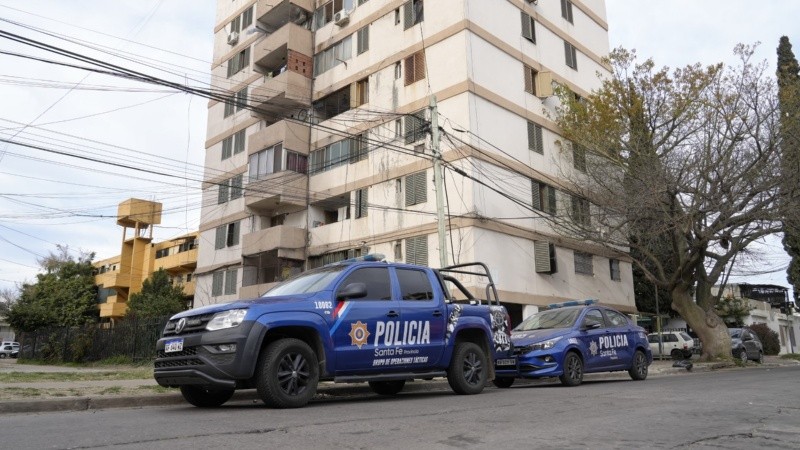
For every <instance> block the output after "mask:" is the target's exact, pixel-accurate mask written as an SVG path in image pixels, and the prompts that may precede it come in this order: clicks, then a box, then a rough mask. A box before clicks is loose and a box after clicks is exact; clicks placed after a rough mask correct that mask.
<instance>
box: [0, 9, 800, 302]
mask: <svg viewBox="0 0 800 450" xmlns="http://www.w3.org/2000/svg"><path fill="white" fill-rule="evenodd" d="M483 1H490V0H483ZM491 1H500V0H491ZM539 1H557V0H539ZM583 1H584V2H586V3H591V2H592V1H594V0H583ZM215 11H216V2H215V1H214V0H117V1H113V2H109V1H104V0H73V1H69V2H64V1H58V0H2V1H1V2H0V31H3V32H8V33H13V34H16V35H19V36H23V37H25V38H28V39H34V40H37V41H41V42H44V43H46V44H49V45H52V46H55V47H59V48H63V49H68V50H71V51H75V52H77V53H81V54H85V55H89V56H91V57H94V58H96V59H98V60H101V61H104V62H110V63H113V64H118V65H121V66H124V67H126V68H132V69H134V70H138V71H142V72H146V73H148V74H151V75H154V76H157V77H159V78H165V79H168V80H170V81H174V82H179V83H183V84H189V85H192V86H203V85H207V83H208V82H209V79H210V75H209V73H208V72H209V68H210V64H211V55H212V44H213V43H212V39H213V37H212V29H213V26H214V20H215V18H214V14H215ZM606 11H607V20H608V24H609V40H610V45H611V48H614V47H618V46H622V47H625V48H628V49H636V50H637V53H638V54H639V55H640V56H641V57H643V58H648V57H652V58H653V59H654V61H655V63H656V64H657V65H658V66H669V67H673V68H674V67H680V66H684V65H687V64H693V63H696V62H700V63H702V64H713V63H716V62H725V63H735V57H734V55H733V48H734V46H735V45H736V44H738V43H745V44H756V43H758V42H760V45H759V46H758V47H757V51H756V54H755V57H756V58H757V60H766V61H767V63H768V64H769V67H770V71H774V67H775V58H776V56H775V55H776V53H775V49H776V47H777V45H778V39H779V38H780V36H782V35H787V36H789V38H790V41H791V42H792V43H794V44H795V45H796V46H797V45H800V44H798V43H800V28H798V26H797V18H798V17H800V2H797V1H793V0H768V1H765V2H759V3H758V4H756V3H754V2H752V1H750V2H744V1H740V0H702V1H698V0H670V1H665V0H658V1H656V0H607V1H606ZM797 48H800V47H796V49H795V52H796V53H798V50H797ZM0 52H7V53H15V54H16V55H8V54H2V53H0V140H1V139H6V140H13V141H15V142H20V143H23V144H25V145H26V146H19V145H9V144H6V143H4V142H0V290H3V289H14V288H15V287H16V286H17V285H18V284H19V283H20V282H22V281H26V280H27V281H32V280H34V277H35V274H36V273H37V272H38V265H37V259H39V258H41V257H42V256H45V255H47V254H48V253H50V252H54V251H56V244H61V245H68V246H69V249H70V251H71V253H72V254H73V255H77V254H78V253H79V252H81V251H84V252H94V253H95V260H99V259H104V258H108V257H111V256H114V255H117V254H119V248H120V240H121V237H122V228H121V227H119V226H117V225H116V221H115V215H116V210H117V205H118V204H119V203H120V202H122V201H124V200H126V199H128V198H130V197H136V198H143V199H147V200H154V201H158V202H161V203H163V204H164V214H163V216H162V223H161V225H160V226H157V227H155V228H154V231H153V236H154V238H155V240H156V241H161V240H165V239H169V238H172V237H175V236H179V235H181V234H184V233H187V232H190V231H194V230H196V229H197V228H198V224H199V216H200V180H201V179H202V173H203V168H202V165H203V157H204V152H205V150H204V148H205V145H204V140H205V136H206V110H207V100H205V99H203V98H200V97H194V96H190V95H188V94H184V93H180V92H177V91H175V90H173V89H168V88H165V87H162V86H155V85H151V84H143V83H141V82H136V81H131V80H124V79H120V78H114V77H110V76H108V75H104V74H98V73H90V72H87V71H85V70H82V69H77V68H69V67H65V66H63V65H56V64H51V63H45V62H42V61H34V60H31V59H30V57H32V56H33V57H36V58H41V59H49V60H55V61H58V62H61V63H64V62H69V63H70V64H79V65H86V64H85V63H79V62H76V61H74V60H71V59H68V58H65V57H63V56H57V55H54V54H52V53H49V52H45V51H42V50H38V49H34V48H32V47H30V46H27V45H22V44H20V43H17V42H13V41H11V40H8V39H6V38H3V37H0ZM20 55H21V56H20ZM53 151H58V152H61V153H70V154H73V155H75V156H66V155H63V154H56V153H53ZM99 161H116V162H117V163H120V164H122V165H124V166H129V167H135V168H138V169H139V170H133V169H130V168H129V167H119V166H113V165H109V164H105V163H102V162H99ZM153 172H156V173H153ZM158 173H166V174H170V175H169V176H165V175H160V174H158ZM201 245H202V243H201ZM762 249H763V250H764V255H763V257H762V258H761V262H760V264H759V267H758V268H757V269H756V270H755V271H756V272H770V273H766V274H761V275H758V276H753V275H748V276H746V277H744V276H743V277H737V278H735V279H733V280H732V281H740V282H743V281H747V282H750V283H769V284H778V285H782V286H788V284H787V282H786V277H785V272H784V270H783V269H784V267H785V265H786V263H787V262H788V257H786V255H785V253H784V252H783V250H782V247H781V245H780V242H779V241H778V240H776V239H771V240H766V241H765V242H764V243H763V244H762ZM748 270H750V269H745V271H748Z"/></svg>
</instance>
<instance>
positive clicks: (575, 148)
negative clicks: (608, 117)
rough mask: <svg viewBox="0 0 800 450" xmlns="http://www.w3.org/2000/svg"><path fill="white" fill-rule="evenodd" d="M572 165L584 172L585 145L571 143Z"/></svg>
mask: <svg viewBox="0 0 800 450" xmlns="http://www.w3.org/2000/svg"><path fill="white" fill-rule="evenodd" d="M572 166H573V167H574V168H576V169H578V170H580V171H581V172H586V147H584V146H582V145H580V144H576V143H574V142H573V143H572Z"/></svg>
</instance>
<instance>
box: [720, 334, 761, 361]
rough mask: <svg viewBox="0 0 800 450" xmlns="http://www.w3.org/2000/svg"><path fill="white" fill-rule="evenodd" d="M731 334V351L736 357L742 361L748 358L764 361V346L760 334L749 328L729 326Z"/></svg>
mask: <svg viewBox="0 0 800 450" xmlns="http://www.w3.org/2000/svg"><path fill="white" fill-rule="evenodd" d="M728 334H730V335H731V353H732V354H733V357H734V358H738V359H739V360H741V361H742V363H747V360H751V361H755V362H757V363H759V364H760V363H762V362H764V346H763V345H762V344H761V340H760V339H759V338H758V335H756V334H755V333H753V331H752V330H750V329H749V328H728Z"/></svg>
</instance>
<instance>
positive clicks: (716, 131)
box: [556, 45, 780, 359]
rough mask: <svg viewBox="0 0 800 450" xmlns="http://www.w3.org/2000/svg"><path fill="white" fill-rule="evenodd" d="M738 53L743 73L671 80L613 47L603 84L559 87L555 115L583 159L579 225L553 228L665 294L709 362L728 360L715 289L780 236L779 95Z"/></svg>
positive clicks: (676, 74) (574, 176)
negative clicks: (739, 262)
mask: <svg viewBox="0 0 800 450" xmlns="http://www.w3.org/2000/svg"><path fill="white" fill-rule="evenodd" d="M735 52H736V54H737V55H738V56H739V57H740V59H741V63H740V64H739V65H738V66H735V67H724V66H723V65H721V64H719V65H713V66H708V67H702V66H700V65H699V64H696V65H692V66H687V67H685V68H681V69H676V70H673V71H670V70H669V69H668V68H661V69H656V67H655V64H654V63H653V61H652V60H647V61H644V62H639V61H637V58H636V54H635V52H632V51H627V50H624V49H616V50H614V51H613V52H612V53H611V55H610V57H609V64H610V67H611V68H612V74H611V76H610V77H607V78H606V79H604V80H603V83H602V87H601V88H600V89H599V90H597V91H596V92H594V93H593V94H592V95H591V96H589V97H588V98H585V99H580V98H576V97H575V96H574V95H570V94H569V93H567V92H564V91H563V90H562V92H561V100H562V106H561V107H560V108H559V109H558V116H557V118H556V120H557V122H558V124H559V125H560V127H561V129H562V134H563V135H564V137H565V138H566V139H568V140H569V141H571V142H572V143H574V144H572V145H573V146H574V148H575V149H581V153H578V152H576V155H582V153H583V152H585V154H586V156H585V164H580V165H577V164H576V166H578V167H579V169H580V170H577V169H576V170H574V171H572V173H571V175H570V181H571V186H572V187H571V188H567V190H569V191H571V192H569V194H570V195H572V196H573V197H574V200H573V204H572V208H571V211H569V212H570V215H571V216H572V220H568V221H562V222H560V223H558V224H557V225H558V227H557V229H559V230H561V233H563V234H565V235H568V236H571V237H573V238H577V239H582V240H587V241H590V242H593V243H595V244H597V245H599V246H603V247H605V248H606V249H609V250H612V251H617V252H618V253H620V254H624V255H625V257H629V258H631V260H632V262H633V264H635V265H637V266H638V267H639V268H641V269H642V271H643V273H644V274H645V276H646V277H647V278H648V279H649V280H650V281H651V282H653V283H654V284H655V285H657V286H658V287H659V289H663V290H665V291H667V292H669V294H670V295H671V298H672V305H671V306H672V309H674V310H675V311H677V312H678V313H679V314H680V315H681V317H682V318H683V319H684V320H686V322H687V324H688V325H689V326H690V327H691V328H692V329H694V331H695V332H696V333H697V334H698V336H699V337H700V339H701V341H702V342H703V355H702V356H703V358H704V359H712V358H728V357H730V354H731V349H730V338H729V336H728V333H727V330H726V327H725V324H724V323H723V321H722V320H720V317H719V316H718V315H717V313H716V312H715V305H716V303H717V302H718V301H719V295H720V294H717V295H712V289H711V288H712V287H713V286H714V285H715V284H718V283H720V282H724V280H725V279H726V276H727V274H728V273H729V271H730V270H731V269H732V267H733V266H734V264H735V263H736V259H737V256H739V257H740V256H741V255H742V254H743V252H746V251H747V250H749V249H751V248H752V246H751V244H753V242H754V241H756V240H758V239H760V238H762V237H764V236H767V235H770V234H773V233H776V232H777V231H779V229H780V223H779V222H778V220H779V218H780V214H779V213H780V211H779V205H778V202H777V200H778V195H779V193H778V186H779V184H780V183H779V181H780V177H779V174H780V170H779V137H780V136H779V114H778V101H777V91H776V86H775V83H774V80H772V79H770V78H768V77H766V76H765V68H766V67H765V64H764V63H762V64H753V63H751V62H750V58H751V56H752V48H751V47H747V46H743V45H740V46H738V47H737V48H736V50H735ZM581 158H582V156H581ZM579 199H586V200H588V201H589V202H590V203H591V207H590V208H589V211H590V212H591V213H590V214H588V215H587V214H582V213H581V211H585V210H586V208H585V207H580V206H578V207H576V206H575V205H576V204H577V205H579V204H580V203H581V201H580V200H579ZM720 292H721V291H720Z"/></svg>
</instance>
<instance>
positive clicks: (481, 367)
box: [447, 342, 489, 395]
mask: <svg viewBox="0 0 800 450" xmlns="http://www.w3.org/2000/svg"><path fill="white" fill-rule="evenodd" d="M488 369H489V363H488V358H487V357H486V355H485V354H484V353H483V350H481V348H480V347H479V346H478V345H477V344H474V343H472V342H458V343H456V348H455V349H454V350H453V358H452V359H451V360H450V367H449V368H448V369H447V382H448V383H449V384H450V388H451V389H452V390H453V392H455V393H456V394H462V395H473V394H479V393H480V392H481V391H482V390H483V387H484V386H485V385H486V380H487V378H488V376H489V374H488Z"/></svg>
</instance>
